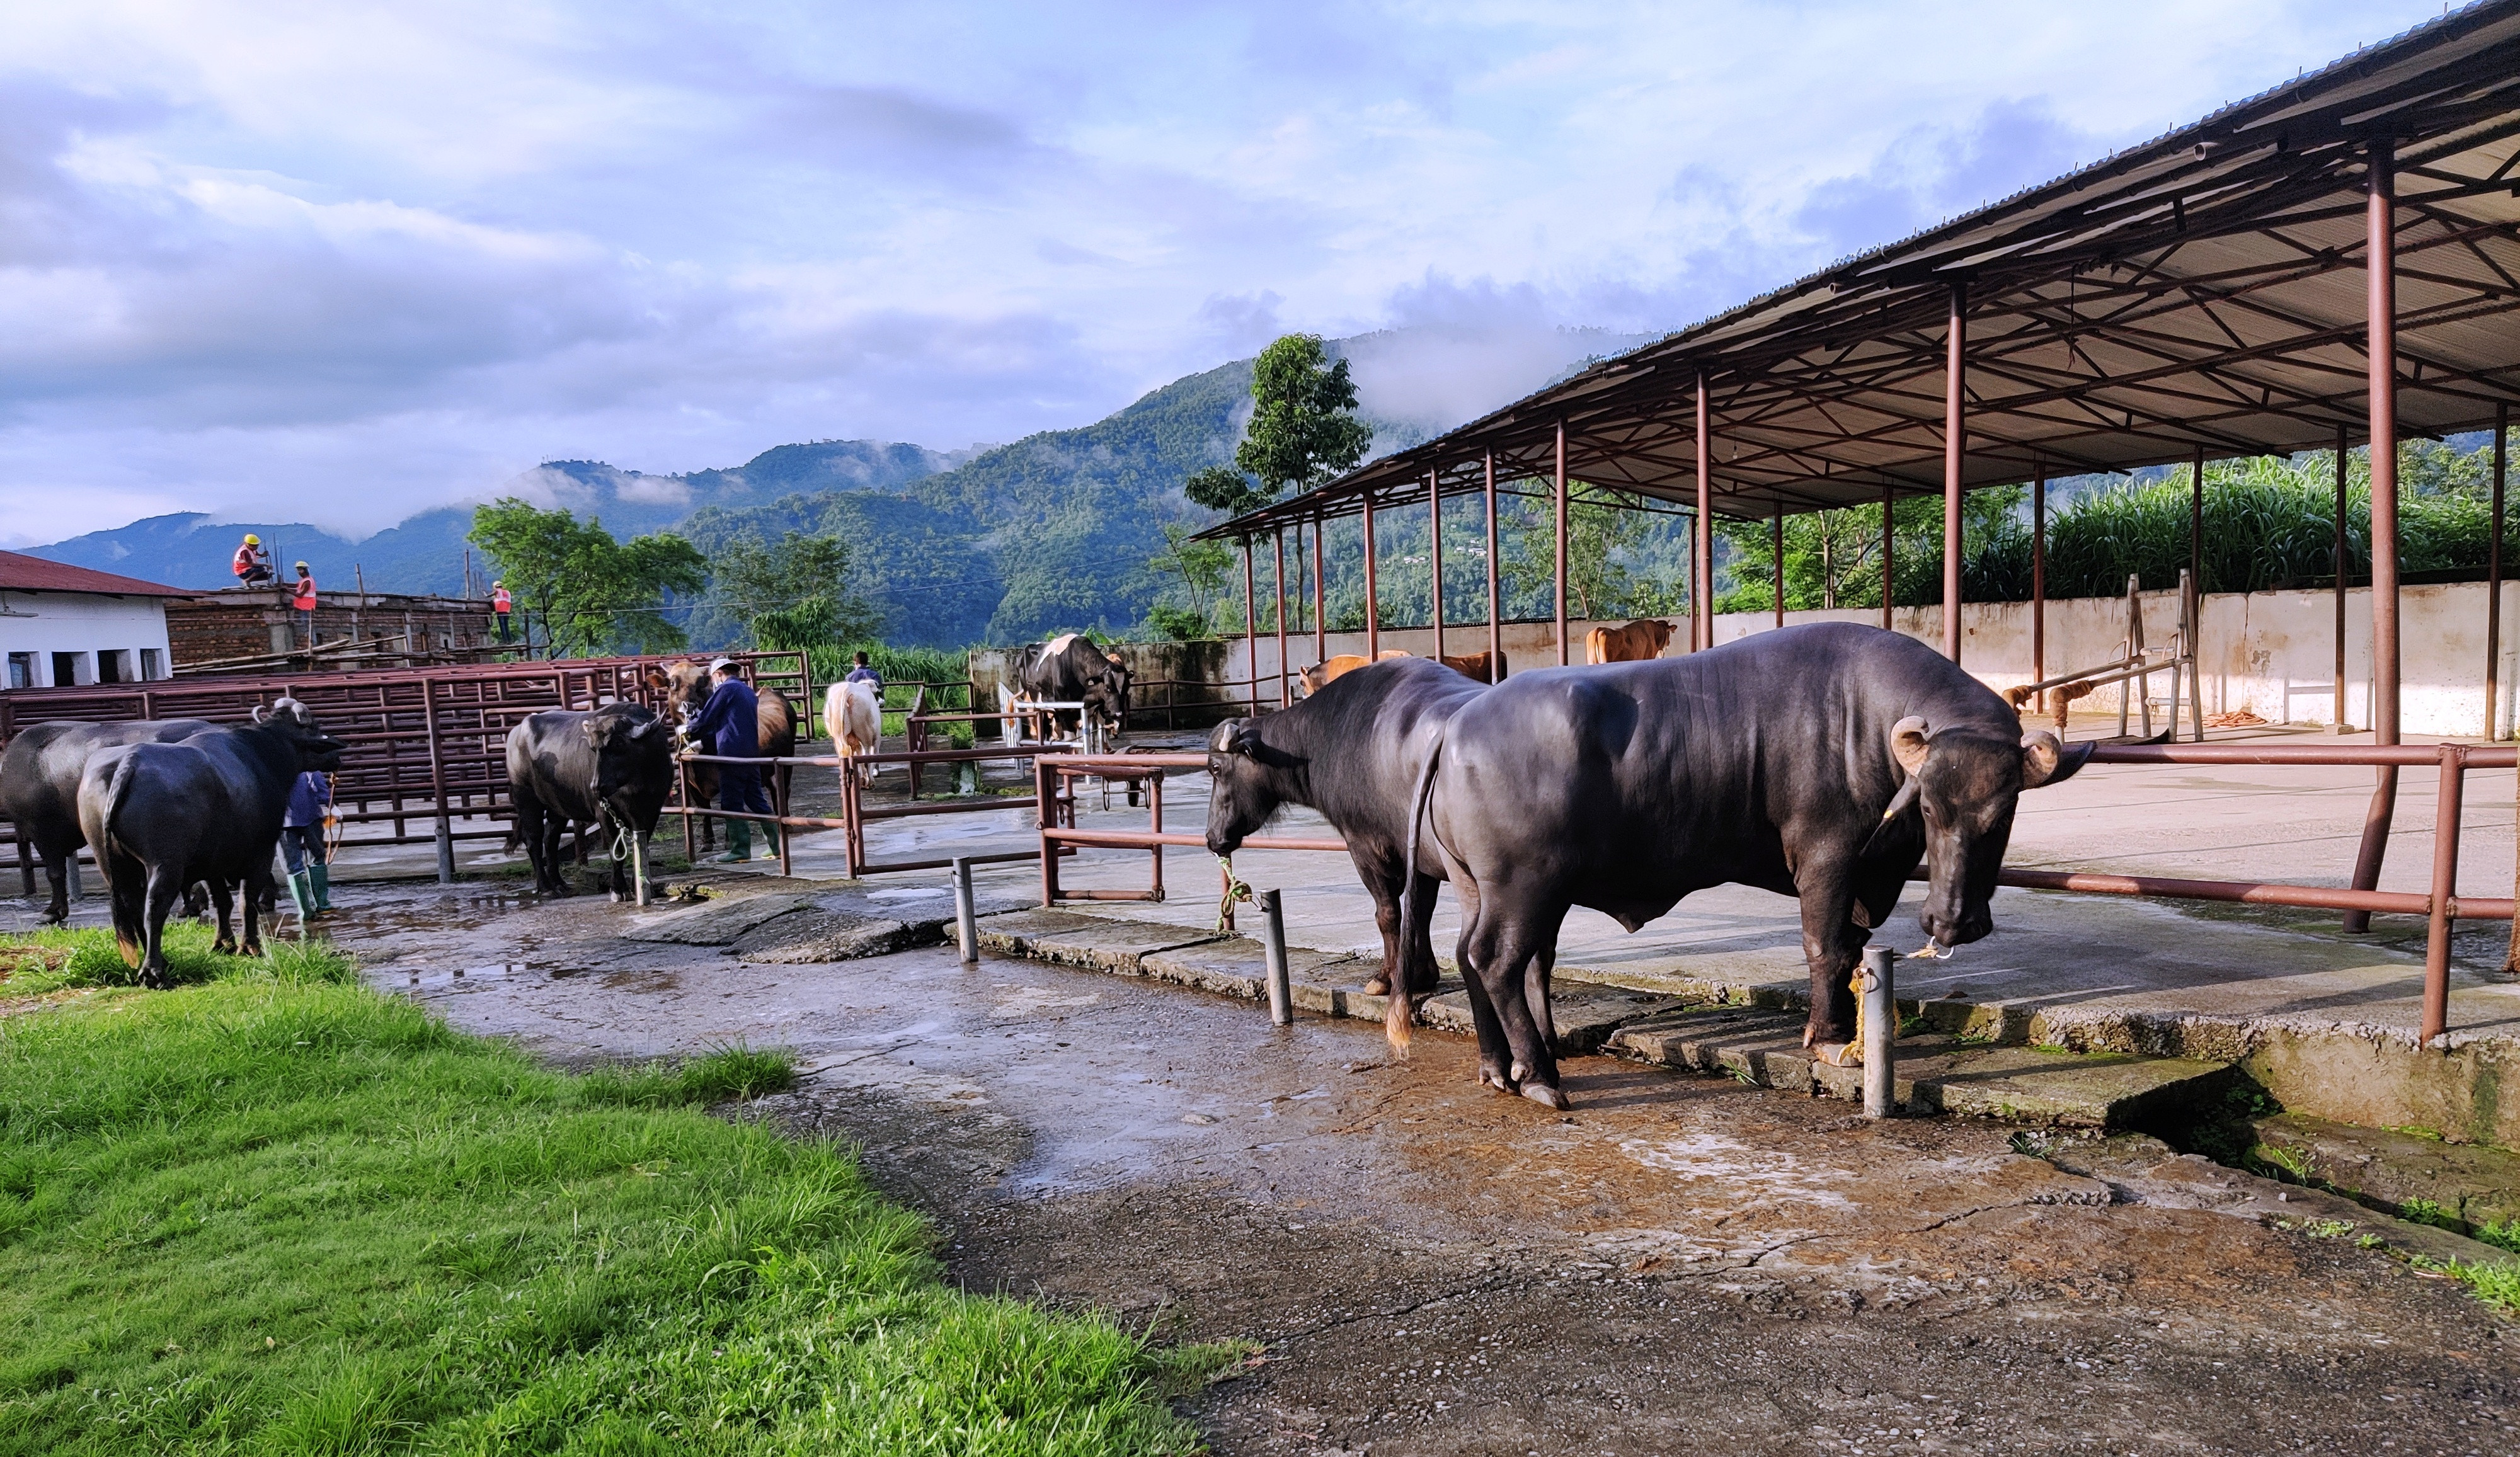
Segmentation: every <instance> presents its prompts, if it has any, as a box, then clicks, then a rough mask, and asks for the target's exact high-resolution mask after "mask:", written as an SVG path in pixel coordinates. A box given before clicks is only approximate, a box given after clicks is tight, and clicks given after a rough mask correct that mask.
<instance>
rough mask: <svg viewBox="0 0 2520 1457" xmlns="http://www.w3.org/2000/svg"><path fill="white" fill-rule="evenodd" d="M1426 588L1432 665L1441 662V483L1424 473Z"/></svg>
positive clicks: (1442, 628)
mask: <svg viewBox="0 0 2520 1457" xmlns="http://www.w3.org/2000/svg"><path fill="white" fill-rule="evenodd" d="M1426 586H1427V590H1428V592H1429V594H1430V595H1429V597H1428V600H1429V602H1431V603H1432V607H1431V610H1430V611H1429V613H1428V615H1429V616H1431V617H1432V618H1433V619H1434V622H1435V651H1434V658H1435V661H1436V662H1439V663H1440V662H1442V661H1443V660H1444V480H1443V477H1442V476H1441V475H1440V474H1438V473H1437V472H1435V471H1432V470H1429V471H1427V472H1426Z"/></svg>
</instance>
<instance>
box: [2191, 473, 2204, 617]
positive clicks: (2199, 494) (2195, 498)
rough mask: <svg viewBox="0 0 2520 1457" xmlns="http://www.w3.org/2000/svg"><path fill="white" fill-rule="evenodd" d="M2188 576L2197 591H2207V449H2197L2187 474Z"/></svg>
mask: <svg viewBox="0 0 2520 1457" xmlns="http://www.w3.org/2000/svg"><path fill="white" fill-rule="evenodd" d="M2187 574H2188V576H2189V578H2190V579H2191V580H2193V581H2194V582H2195V584H2196V591H2197V592H2198V594H2199V595H2202V594H2203V593H2204V591H2205V447H2203V446H2201V445H2200V446H2198V447H2196V458H2195V460H2194V462H2193V463H2192V464H2190V465H2189V466H2188V472H2187Z"/></svg>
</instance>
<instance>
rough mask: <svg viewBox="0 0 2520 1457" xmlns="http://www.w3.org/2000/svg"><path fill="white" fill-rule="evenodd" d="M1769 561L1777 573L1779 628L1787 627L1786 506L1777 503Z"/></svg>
mask: <svg viewBox="0 0 2520 1457" xmlns="http://www.w3.org/2000/svg"><path fill="white" fill-rule="evenodd" d="M1768 559H1769V560H1770V561H1771V562H1773V563H1775V567H1776V573H1777V626H1778V627H1783V626H1784V625H1785V504H1784V503H1783V502H1781V501H1779V502H1778V503H1777V514H1776V518H1775V519H1774V520H1773V521H1771V522H1770V523H1769V526H1768Z"/></svg>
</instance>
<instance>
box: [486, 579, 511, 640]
mask: <svg viewBox="0 0 2520 1457" xmlns="http://www.w3.org/2000/svg"><path fill="white" fill-rule="evenodd" d="M510 610H511V604H510V603H509V601H508V584H507V583H505V582H493V583H491V584H490V611H491V613H492V614H493V615H494V616H496V617H497V618H498V622H499V640H500V641H502V642H505V641H507V640H508V613H509V611H510Z"/></svg>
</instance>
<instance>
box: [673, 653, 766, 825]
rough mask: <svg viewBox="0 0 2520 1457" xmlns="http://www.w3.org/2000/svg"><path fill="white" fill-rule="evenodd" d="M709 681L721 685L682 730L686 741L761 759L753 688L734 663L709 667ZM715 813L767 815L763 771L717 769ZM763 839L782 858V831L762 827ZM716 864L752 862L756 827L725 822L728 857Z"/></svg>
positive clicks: (737, 767) (723, 660) (708, 749)
mask: <svg viewBox="0 0 2520 1457" xmlns="http://www.w3.org/2000/svg"><path fill="white" fill-rule="evenodd" d="M709 675H710V676H711V677H712V678H714V679H715V680H716V681H717V686H716V687H715V688H713V689H711V690H710V692H709V696H708V702H706V703H703V704H701V705H700V711H699V712H698V713H697V714H694V715H692V721H691V722H690V723H689V724H687V725H685V726H684V727H683V733H684V735H685V736H686V737H688V738H690V739H693V740H694V741H696V742H697V743H700V744H703V745H705V746H706V747H705V748H704V750H703V751H702V752H705V753H710V754H720V755H724V756H726V757H728V758H730V759H758V758H760V757H761V732H760V729H761V701H760V700H759V699H758V698H755V697H754V696H753V694H752V687H751V685H750V684H746V683H745V682H744V681H743V680H742V679H741V678H738V677H736V675H735V661H734V660H733V659H732V658H720V659H718V660H717V661H716V662H714V663H711V664H709ZM717 807H718V808H719V809H721V810H732V811H734V812H736V813H737V814H745V813H750V814H754V815H767V814H769V813H771V810H770V796H769V795H768V794H767V793H765V792H763V790H762V787H761V771H759V770H757V769H754V768H753V767H752V766H750V765H748V764H721V765H718V766H717ZM761 830H762V833H763V835H764V836H765V837H766V838H767V839H768V840H769V842H770V853H771V854H772V855H773V856H776V855H777V854H778V853H779V826H777V825H775V824H764V825H762V826H761ZM718 859H719V860H720V861H726V862H730V863H732V862H735V861H747V860H750V859H752V821H750V820H748V819H730V820H728V821H727V822H726V854H724V855H722V856H719V857H718Z"/></svg>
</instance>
